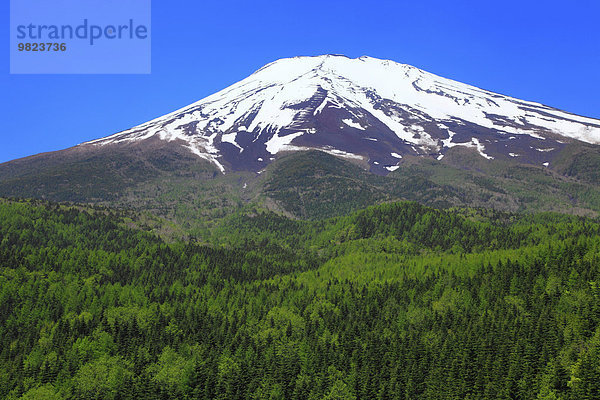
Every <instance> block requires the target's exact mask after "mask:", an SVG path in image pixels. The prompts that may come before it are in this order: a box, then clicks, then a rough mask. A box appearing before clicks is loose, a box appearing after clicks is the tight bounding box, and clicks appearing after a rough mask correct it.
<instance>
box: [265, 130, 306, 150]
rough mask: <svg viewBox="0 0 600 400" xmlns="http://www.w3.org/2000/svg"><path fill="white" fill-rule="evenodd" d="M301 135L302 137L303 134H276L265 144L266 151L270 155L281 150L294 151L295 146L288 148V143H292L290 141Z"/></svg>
mask: <svg viewBox="0 0 600 400" xmlns="http://www.w3.org/2000/svg"><path fill="white" fill-rule="evenodd" d="M302 135H304V132H296V133H290V134H288V135H285V136H279V134H278V133H276V134H274V135H273V137H272V138H271V139H269V140H268V141H267V142H266V143H265V145H266V147H267V151H268V152H269V153H271V154H277V153H279V152H280V151H283V150H294V148H295V146H290V143H292V140H294V139H296V138H297V137H299V136H302Z"/></svg>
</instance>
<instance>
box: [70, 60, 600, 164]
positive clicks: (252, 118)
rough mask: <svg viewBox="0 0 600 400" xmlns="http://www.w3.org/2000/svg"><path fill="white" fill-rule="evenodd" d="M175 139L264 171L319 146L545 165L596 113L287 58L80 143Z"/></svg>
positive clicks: (392, 156)
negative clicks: (466, 154)
mask: <svg viewBox="0 0 600 400" xmlns="http://www.w3.org/2000/svg"><path fill="white" fill-rule="evenodd" d="M150 139H160V140H161V141H163V142H173V143H177V144H180V145H181V146H183V147H184V148H186V149H188V150H189V152H191V153H193V154H195V155H196V156H198V157H200V158H203V159H206V160H209V161H210V162H211V163H213V164H214V165H215V166H216V167H217V168H218V169H219V170H220V171H221V172H223V173H226V172H227V171H232V170H233V171H235V170H249V171H260V170H262V169H263V168H264V167H265V166H266V165H267V164H269V163H270V162H271V161H273V160H274V158H275V157H277V155H278V154H280V153H282V152H289V151H298V150H308V149H318V150H321V151H324V152H328V153H331V154H333V155H336V156H339V157H345V158H348V159H355V160H362V161H363V162H364V163H367V164H368V167H369V169H370V171H371V172H375V173H377V174H387V173H389V172H390V171H393V170H395V169H397V168H398V165H399V163H400V160H401V159H402V157H405V156H406V155H413V156H425V157H431V158H435V159H437V160H441V159H442V158H443V157H444V155H445V154H446V152H447V151H448V149H450V148H452V147H456V146H463V147H467V148H472V149H473V150H474V151H477V152H478V153H479V154H480V156H481V157H484V158H486V159H489V160H492V159H507V158H516V159H518V160H519V161H520V162H523V163H530V164H538V165H545V166H549V165H550V164H551V163H552V161H553V159H554V157H555V155H556V154H558V153H559V152H560V150H561V149H562V148H563V147H564V146H565V144H566V143H568V142H572V141H573V140H579V141H583V142H587V143H592V144H598V143H600V120H596V119H592V118H585V117H580V116H577V115H574V114H570V113H567V112H564V111H560V110H557V109H554V108H551V107H547V106H544V105H542V104H539V103H534V102H529V101H523V100H518V99H515V98H512V97H508V96H504V95H500V94H496V93H492V92H489V91H486V90H482V89H479V88H476V87H473V86H469V85H466V84H463V83H459V82H456V81H452V80H449V79H444V78H441V77H439V76H436V75H433V74H430V73H428V72H425V71H422V70H420V69H418V68H415V67H412V66H410V65H406V64H399V63H396V62H393V61H388V60H379V59H376V58H371V57H366V56H363V57H360V58H357V59H351V58H348V57H345V56H338V55H324V56H317V57H294V58H286V59H281V60H278V61H275V62H273V63H270V64H268V65H266V66H264V67H263V68H261V69H259V70H258V71H256V72H255V73H253V74H252V75H250V76H249V77H248V78H246V79H244V80H242V81H240V82H238V83H236V84H234V85H232V86H230V87H228V88H226V89H224V90H222V91H220V92H218V93H215V94H213V95H211V96H208V97H206V98H204V99H202V100H200V101H198V102H196V103H194V104H191V105H189V106H187V107H185V108H182V109H180V110H177V111H175V112H172V113H170V114H167V115H165V116H162V117H160V118H157V119H155V120H152V121H149V122H147V123H144V124H142V125H139V126H136V127H134V128H131V129H129V130H126V131H123V132H119V133H116V134H114V135H112V136H108V137H105V138H102V139H98V140H93V141H90V142H87V143H83V144H81V145H80V146H109V145H123V144H131V143H143V142H144V141H147V140H150Z"/></svg>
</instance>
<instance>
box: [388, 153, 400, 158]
mask: <svg viewBox="0 0 600 400" xmlns="http://www.w3.org/2000/svg"><path fill="white" fill-rule="evenodd" d="M390 155H391V156H392V157H395V158H402V156H401V155H400V154H398V153H390Z"/></svg>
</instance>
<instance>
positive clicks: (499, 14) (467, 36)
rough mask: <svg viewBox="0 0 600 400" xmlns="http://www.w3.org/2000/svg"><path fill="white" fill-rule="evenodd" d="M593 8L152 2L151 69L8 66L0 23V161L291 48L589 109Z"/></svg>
mask: <svg viewBox="0 0 600 400" xmlns="http://www.w3.org/2000/svg"><path fill="white" fill-rule="evenodd" d="M8 3H9V2H8V1H4V2H3V6H2V9H1V10H2V11H1V12H2V13H3V19H4V21H5V22H6V24H5V26H8V16H9V5H8ZM599 17H600V1H598V0H564V1H555V0H548V1H539V0H535V1H533V0H520V1H514V0H504V1H493V2H492V1H465V0H443V1H438V0H435V1H433V0H432V1H428V0H420V1H419V0H413V1H402V0H396V1H377V0H375V1H371V2H367V1H356V0H345V1H326V0H321V1H313V0H305V1H297V0H281V1H252V0H244V1H240V0H237V1H227V0H222V1H209V0H201V1H197V0H196V1H166V0H154V1H153V3H152V73H151V74H150V75H9V73H8V72H9V59H8V33H9V32H8V29H3V34H4V35H5V38H4V40H2V41H1V44H0V53H1V54H2V57H3V59H2V62H1V63H0V68H1V69H0V89H1V90H2V96H1V98H0V110H1V111H0V117H2V126H1V128H0V129H1V130H0V138H1V140H0V162H3V161H7V160H11V159H14V158H18V157H23V156H27V155H31V154H35V153H40V152H45V151H52V150H58V149H62V148H66V147H70V146H72V145H75V144H77V143H80V142H83V141H86V140H91V139H95V138H98V137H102V136H106V135H109V134H112V133H115V132H117V131H120V130H123V129H126V128H129V127H132V126H134V125H136V124H139V123H142V122H145V121H147V120H150V119H152V118H155V117H158V116H160V115H162V114H165V113H167V112H170V111H173V110H175V109H177V108H180V107H182V106H185V105H187V104H189V103H192V102H194V101H197V100H199V99H201V98H202V97H205V96H207V95H209V94H211V93H214V92H216V91H218V90H220V89H223V88H225V87H226V86H228V85H230V84H232V83H234V82H236V81H238V80H240V79H243V78H244V77H246V76H247V75H249V74H250V73H252V72H253V71H255V70H256V69H258V68H260V67H261V66H262V65H264V64H266V63H268V62H270V61H273V60H276V59H278V58H282V57H290V56H296V55H318V54H324V53H336V54H346V55H348V56H350V57H359V56H361V55H369V56H373V57H378V58H386V59H391V60H394V61H398V62H402V63H407V64H411V65H414V66H417V67H419V68H422V69H424V70H427V71H429V72H432V73H435V74H438V75H441V76H444V77H447V78H451V79H455V80H458V81H461V82H465V83H469V84H473V85H476V86H479V87H482V88H485V89H488V90H492V91H496V92H499V93H503V94H507V95H511V96H514V97H518V98H523V99H526V100H532V101H539V102H542V103H544V104H547V105H550V106H554V107H557V108H561V109H564V110H567V111H570V112H574V113H577V114H582V115H586V116H591V117H596V118H600V28H599V24H600V22H599Z"/></svg>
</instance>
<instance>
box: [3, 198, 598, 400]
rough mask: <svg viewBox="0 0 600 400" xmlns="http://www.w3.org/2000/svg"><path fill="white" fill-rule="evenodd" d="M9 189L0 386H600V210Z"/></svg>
mask: <svg viewBox="0 0 600 400" xmlns="http://www.w3.org/2000/svg"><path fill="white" fill-rule="evenodd" d="M139 226H142V225H141V224H135V223H131V221H130V220H129V217H128V216H126V215H125V214H124V213H122V212H120V211H119V212H117V211H112V210H110V209H100V208H97V209H95V208H84V207H74V206H66V205H58V204H52V203H45V202H35V201H8V200H6V201H1V202H0V343H2V346H1V348H0V398H7V399H20V398H22V399H185V398H189V399H196V398H197V399H421V398H423V399H573V400H575V399H596V398H600V327H599V323H600V223H599V222H598V221H597V220H592V219H587V218H583V217H571V216H564V215H559V214H536V215H527V216H524V215H517V214H510V213H500V212H494V211H486V210H476V209H455V210H445V211H441V210H436V209H432V208H428V207H425V206H421V205H419V204H416V203H410V202H401V203H390V204H382V205H379V206H374V207H370V208H367V209H363V210H360V211H358V212H355V213H353V214H350V215H348V216H343V217H337V218H332V219H322V220H315V221H299V220H292V219H288V218H286V217H283V216H280V215H276V214H273V213H271V212H266V211H261V210H249V211H248V210H247V211H245V212H244V213H241V212H240V213H238V214H235V215H232V216H230V217H228V218H227V219H226V220H225V223H224V224H223V225H221V226H220V227H218V228H215V229H214V230H213V232H212V237H211V239H210V240H209V241H208V242H207V243H202V244H200V243H196V241H194V240H191V241H188V242H178V243H167V242H165V241H164V240H162V239H161V238H160V237H159V236H157V235H155V234H154V233H153V232H152V231H146V230H143V229H140V228H139Z"/></svg>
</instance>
